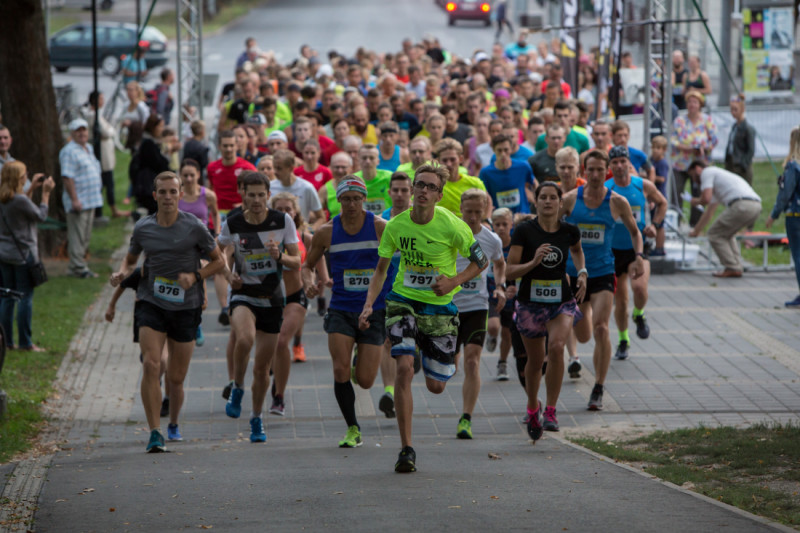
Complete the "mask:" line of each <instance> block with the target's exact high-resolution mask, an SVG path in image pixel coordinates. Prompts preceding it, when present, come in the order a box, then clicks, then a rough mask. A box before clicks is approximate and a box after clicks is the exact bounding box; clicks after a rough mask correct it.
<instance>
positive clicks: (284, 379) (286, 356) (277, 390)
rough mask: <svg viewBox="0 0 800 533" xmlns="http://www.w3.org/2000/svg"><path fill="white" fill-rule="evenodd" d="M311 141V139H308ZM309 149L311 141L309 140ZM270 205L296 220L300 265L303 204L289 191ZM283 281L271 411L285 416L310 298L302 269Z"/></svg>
mask: <svg viewBox="0 0 800 533" xmlns="http://www.w3.org/2000/svg"><path fill="white" fill-rule="evenodd" d="M309 142H310V141H309ZM306 148H308V142H307V143H306ZM269 203H270V207H271V208H272V209H273V210H275V211H278V212H281V213H286V214H287V215H289V217H290V218H291V219H292V220H293V221H294V224H295V227H296V228H297V238H298V242H297V246H298V248H299V249H300V262H301V264H302V263H303V262H305V260H306V250H307V249H308V248H309V247H310V246H311V233H309V232H308V231H307V230H306V223H305V220H303V215H302V214H300V206H299V205H297V198H295V197H294V196H292V195H291V194H289V193H287V192H281V193H278V194H275V195H273V196H272V197H271V198H270V199H269ZM316 271H317V276H318V280H319V281H318V285H319V286H320V287H324V286H325V285H326V284H327V283H328V267H327V266H326V265H325V259H324V258H323V259H320V261H319V263H318V264H317V267H316ZM283 283H284V287H285V291H284V292H285V293H286V307H284V309H283V324H282V325H281V331H280V333H279V334H278V346H277V348H276V350H275V360H274V362H273V364H272V371H273V375H274V377H273V380H272V406H271V407H270V409H269V412H270V413H272V414H274V415H278V416H283V415H284V412H285V410H286V405H285V402H284V395H285V392H286V384H287V383H288V381H289V369H290V367H291V366H292V365H291V363H292V355H291V352H290V351H289V341H291V340H292V339H296V338H297V336H298V335H302V331H303V322H304V320H305V318H306V309H308V300H307V299H306V293H305V290H304V289H303V279H302V277H301V276H300V269H292V268H288V267H287V268H284V269H283ZM294 352H295V355H294V358H295V360H298V358H300V357H299V352H302V360H303V361H305V359H306V357H305V350H304V349H303V345H302V344H301V343H297V344H295V346H294Z"/></svg>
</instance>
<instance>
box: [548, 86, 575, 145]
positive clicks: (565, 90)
mask: <svg viewBox="0 0 800 533" xmlns="http://www.w3.org/2000/svg"><path fill="white" fill-rule="evenodd" d="M548 81H550V80H544V81H543V82H542V92H543V93H544V90H545V89H547V82H548ZM561 94H562V96H563V97H564V99H565V100H569V99H570V97H571V96H572V87H570V86H569V83H567V82H565V81H562V82H561ZM567 133H569V132H567Z"/></svg>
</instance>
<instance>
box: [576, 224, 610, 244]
mask: <svg viewBox="0 0 800 533" xmlns="http://www.w3.org/2000/svg"><path fill="white" fill-rule="evenodd" d="M578 228H580V230H581V240H582V241H583V242H584V243H588V244H603V241H604V240H605V237H606V227H605V225H603V224H578Z"/></svg>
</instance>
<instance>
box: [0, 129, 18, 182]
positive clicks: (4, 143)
mask: <svg viewBox="0 0 800 533" xmlns="http://www.w3.org/2000/svg"><path fill="white" fill-rule="evenodd" d="M12 141H13V139H12V138H11V132H10V131H9V130H8V128H7V127H5V126H3V125H2V124H0V171H2V170H3V165H5V164H6V163H11V162H12V161H16V159H14V158H13V157H11V154H10V153H9V150H11V142H12Z"/></svg>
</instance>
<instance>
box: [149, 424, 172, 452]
mask: <svg viewBox="0 0 800 533" xmlns="http://www.w3.org/2000/svg"><path fill="white" fill-rule="evenodd" d="M165 451H167V446H166V445H165V444H164V435H162V434H161V432H160V431H159V430H157V429H154V430H153V431H151V432H150V442H148V443H147V453H162V452H165Z"/></svg>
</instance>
